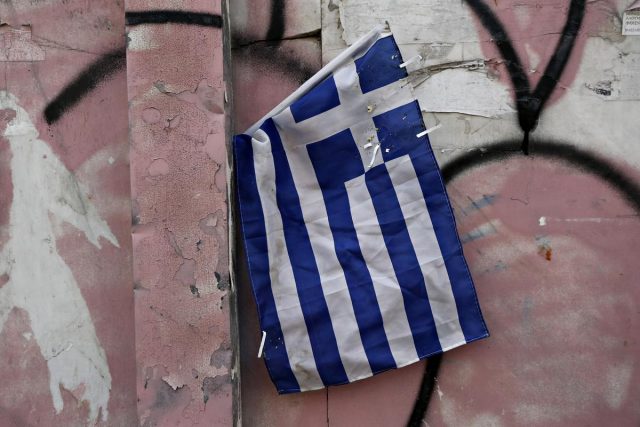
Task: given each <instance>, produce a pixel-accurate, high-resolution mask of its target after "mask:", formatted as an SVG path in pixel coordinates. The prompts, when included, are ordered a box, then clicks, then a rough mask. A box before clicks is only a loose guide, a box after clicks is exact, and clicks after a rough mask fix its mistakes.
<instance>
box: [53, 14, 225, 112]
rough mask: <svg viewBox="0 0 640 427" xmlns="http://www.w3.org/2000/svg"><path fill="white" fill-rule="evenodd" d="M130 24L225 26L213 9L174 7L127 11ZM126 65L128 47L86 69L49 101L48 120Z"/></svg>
mask: <svg viewBox="0 0 640 427" xmlns="http://www.w3.org/2000/svg"><path fill="white" fill-rule="evenodd" d="M125 19H126V24H127V25H140V24H165V23H170V22H171V23H179V24H185V25H199V26H205V27H215V28H221V27H222V17H221V16H220V15H214V14H210V13H200V12H183V11H174V10H150V11H137V12H126V13H125ZM125 65H126V50H125V49H116V50H114V51H111V52H109V53H107V54H105V55H104V56H102V57H101V58H100V59H98V60H97V61H96V62H94V63H93V64H91V65H89V66H88V67H87V68H86V69H84V70H83V71H82V72H81V73H80V74H79V75H78V77H76V78H75V80H74V81H73V82H71V83H69V84H68V85H67V86H65V88H64V89H63V90H62V91H61V92H60V93H59V94H58V95H57V96H56V97H55V98H54V99H53V100H52V101H51V102H49V104H47V106H46V108H45V109H44V117H45V120H46V121H47V123H48V124H53V123H55V122H56V121H58V120H59V119H60V117H62V116H63V115H64V114H65V113H66V112H67V111H68V110H69V109H71V108H73V107H74V106H75V105H76V104H77V103H78V102H79V101H80V100H81V99H82V98H84V97H85V96H86V95H87V94H88V93H89V92H91V91H92V90H94V89H95V88H96V87H97V86H98V84H100V82H102V81H103V80H106V79H107V78H109V77H111V76H112V75H113V74H115V73H116V72H118V71H119V70H121V69H124V67H125Z"/></svg>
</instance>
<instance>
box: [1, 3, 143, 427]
mask: <svg viewBox="0 0 640 427" xmlns="http://www.w3.org/2000/svg"><path fill="white" fill-rule="evenodd" d="M0 17H1V18H0V19H1V21H2V26H0V67H1V68H2V70H1V71H0V76H1V77H0V378H2V386H1V387H0V425H2V426H7V427H9V426H27V425H42V426H53V425H100V426H107V425H110V426H114V425H135V424H136V423H137V421H136V411H135V402H136V389H135V348H134V330H133V324H134V320H133V315H134V312H133V300H132V298H131V294H132V277H133V276H132V269H131V243H130V242H131V240H130V223H131V219H130V218H131V216H130V211H131V210H130V191H129V188H130V184H129V159H128V156H129V144H128V136H127V130H128V122H127V110H126V102H127V86H126V74H125V70H124V55H123V53H122V52H124V38H123V34H124V10H123V5H122V3H117V2H112V1H92V2H91V3H90V4H89V3H88V2H86V1H84V0H83V1H75V0H71V1H65V2H2V3H1V4H0ZM118 50H119V51H120V54H119V55H116V56H107V57H105V55H107V54H109V53H111V52H114V51H116V52H117V51H118ZM101 60H102V61H103V63H104V64H105V65H104V66H103V67H101V70H100V71H101V72H103V73H102V75H100V74H101V72H100V71H98V72H96V71H95V70H94V71H93V72H89V73H88V74H87V73H86V72H85V71H87V69H88V67H90V66H91V64H93V63H95V62H96V61H101ZM107 69H108V71H107ZM89 71H91V70H89ZM104 74H106V75H104ZM87 75H92V76H93V77H94V78H95V80H94V81H95V84H94V85H91V84H88V83H87V82H90V81H91V79H87ZM83 79H84V80H83ZM74 82H76V83H75V84H76V86H73V85H74ZM77 82H80V84H79V85H78V84H77ZM74 87H75V88H76V89H77V90H74V89H73V88H74ZM69 88H71V90H70V89H69ZM47 112H49V114H47ZM56 112H57V113H59V114H56ZM47 116H48V117H49V118H50V119H51V120H50V122H51V123H47Z"/></svg>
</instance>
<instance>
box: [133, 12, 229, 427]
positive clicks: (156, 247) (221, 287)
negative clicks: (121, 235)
mask: <svg viewBox="0 0 640 427" xmlns="http://www.w3.org/2000/svg"><path fill="white" fill-rule="evenodd" d="M175 4H176V3H175V2H170V1H161V2H157V1H156V2H151V1H142V0H129V1H127V2H126V8H127V14H126V18H127V80H128V90H129V123H130V124H129V126H130V142H131V183H132V184H131V185H132V203H133V229H132V234H133V259H134V280H135V314H136V353H137V354H136V362H137V387H138V415H139V419H140V424H141V425H157V426H177V425H180V426H191V425H196V424H199V425H230V424H231V423H232V386H231V381H232V373H231V344H230V314H229V298H228V296H229V268H228V242H227V197H226V171H225V167H226V166H225V163H226V148H225V101H224V92H225V86H224V81H223V34H222V17H221V5H220V2H219V1H213V2H211V1H185V2H180V4H181V6H180V9H175V6H174V5H175Z"/></svg>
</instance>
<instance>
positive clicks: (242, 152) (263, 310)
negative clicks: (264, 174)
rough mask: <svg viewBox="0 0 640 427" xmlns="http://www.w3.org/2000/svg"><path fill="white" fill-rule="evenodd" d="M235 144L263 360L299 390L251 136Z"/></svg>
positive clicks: (287, 387) (282, 382)
mask: <svg viewBox="0 0 640 427" xmlns="http://www.w3.org/2000/svg"><path fill="white" fill-rule="evenodd" d="M234 148H235V160H236V177H237V184H238V201H239V204H240V216H241V221H240V222H241V224H242V234H243V236H244V244H245V250H246V253H247V260H248V263H249V274H250V276H251V285H252V288H253V294H254V298H255V301H256V303H257V306H258V316H259V318H260V328H261V329H262V330H263V331H265V332H266V333H267V339H266V340H265V343H264V352H263V354H264V360H265V363H266V365H267V369H268V371H269V375H270V376H271V380H272V381H273V382H274V384H275V385H276V388H277V389H278V392H280V393H292V392H297V391H300V385H299V384H298V382H297V380H296V377H295V376H294V374H293V371H292V370H291V365H290V364H289V357H288V355H287V350H286V345H295V343H285V341H284V337H283V335H282V329H281V327H280V321H279V320H278V312H277V310H276V303H275V300H274V298H273V293H272V290H271V279H270V276H269V256H268V250H267V237H266V236H267V233H266V229H265V222H264V215H263V212H262V204H261V203H260V196H259V194H258V185H257V183H256V172H255V169H254V166H253V149H252V147H251V137H249V136H247V135H238V136H236V137H235V138H234Z"/></svg>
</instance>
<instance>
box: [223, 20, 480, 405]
mask: <svg viewBox="0 0 640 427" xmlns="http://www.w3.org/2000/svg"><path fill="white" fill-rule="evenodd" d="M401 63H402V58H401V55H400V51H399V50H398V46H397V45H396V43H395V40H394V39H393V36H392V35H391V34H390V33H385V32H383V31H382V30H380V29H378V30H374V31H372V32H371V33H369V34H368V35H367V36H365V37H364V38H362V39H361V40H360V41H358V42H357V43H355V44H354V45H353V46H351V47H350V48H349V49H347V50H346V51H345V52H343V53H342V54H341V55H339V56H338V57H337V58H336V59H335V60H333V61H331V62H330V63H329V64H328V65H327V66H325V67H324V68H323V69H322V70H321V71H320V72H319V73H318V74H316V75H315V76H314V77H312V78H311V79H310V80H309V81H308V82H306V83H305V84H304V85H303V86H302V87H301V88H300V89H299V90H297V91H296V92H294V93H293V94H292V95H291V96H290V97H289V98H287V99H286V100H285V101H283V103H282V104H280V105H279V106H278V107H276V109H274V110H273V111H272V112H271V113H269V114H268V115H267V116H266V118H264V119H263V120H261V121H260V122H259V123H258V124H256V125H254V126H253V127H252V128H250V129H249V130H248V131H247V132H245V134H243V135H238V136H236V137H235V140H234V149H235V161H236V172H237V186H238V193H239V202H240V213H241V223H242V230H243V234H244V242H245V246H246V252H247V257H248V264H249V271H250V274H251V281H252V285H253V291H254V295H255V299H256V302H257V306H258V311H259V317H260V325H261V328H262V330H263V331H264V332H265V333H266V339H265V341H264V358H265V361H266V364H267V368H268V370H269V373H270V375H271V378H272V380H273V382H274V383H275V385H276V387H277V389H278V391H279V392H280V393H291V392H298V391H306V390H315V389H319V388H322V387H326V386H329V385H336V384H345V383H350V382H353V381H356V380H359V379H363V378H367V377H370V376H371V375H374V374H376V373H379V372H382V371H386V370H388V369H392V368H398V367H401V366H405V365H408V364H410V363H413V362H416V361H418V360H420V359H423V358H425V357H428V356H430V355H434V354H437V353H440V352H443V351H446V350H450V349H452V348H454V347H458V346H460V345H462V344H465V343H468V342H471V341H474V340H477V339H480V338H484V337H487V336H488V332H487V329H486V326H485V324H484V321H483V319H482V314H481V313H480V307H479V305H478V301H477V298H476V293H475V289H474V286H473V282H472V280H471V276H470V274H469V270H468V268H467V264H466V262H465V259H464V256H463V253H462V248H461V246H460V241H459V239H458V235H457V232H456V227H455V222H454V217H453V213H452V211H451V207H450V205H449V201H448V198H447V194H446V191H445V187H444V185H443V182H442V177H441V175H440V171H439V169H438V166H437V164H436V161H435V158H434V156H433V152H432V150H431V147H430V145H429V140H428V138H427V137H426V135H425V136H420V137H418V136H416V135H417V134H420V133H421V132H423V131H424V130H425V127H424V123H423V121H422V115H421V113H420V107H419V105H418V102H417V101H416V99H415V98H414V96H413V94H412V90H411V87H410V85H409V84H408V82H407V79H406V77H407V72H406V70H405V68H401V67H400V64H401Z"/></svg>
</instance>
